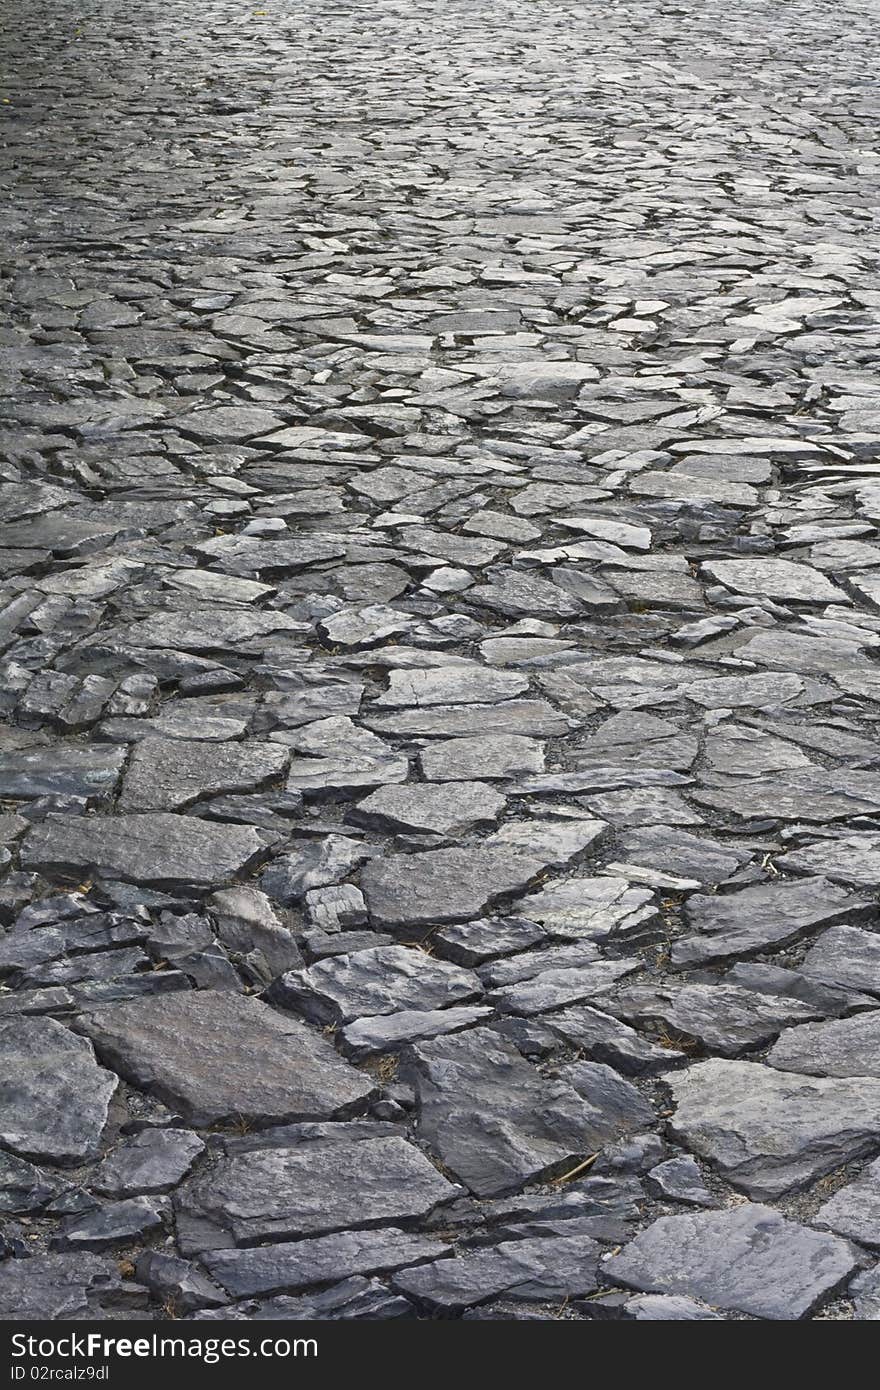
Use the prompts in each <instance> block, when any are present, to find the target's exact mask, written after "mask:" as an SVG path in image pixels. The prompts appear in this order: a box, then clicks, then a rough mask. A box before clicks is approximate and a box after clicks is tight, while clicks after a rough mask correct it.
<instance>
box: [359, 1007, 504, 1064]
mask: <svg viewBox="0 0 880 1390" xmlns="http://www.w3.org/2000/svg"><path fill="white" fill-rule="evenodd" d="M492 1013H493V1010H492V1009H491V1008H488V1007H487V1006H485V1005H480V1004H476V1005H474V1004H471V1005H469V1006H462V1007H453V1008H446V1009H399V1010H398V1011H397V1012H396V1013H392V1014H374V1015H373V1016H372V1017H370V1018H359V1019H357V1020H356V1021H355V1022H354V1023H349V1024H348V1025H347V1027H345V1028H343V1029H342V1031H341V1034H340V1037H341V1040H342V1048H343V1051H344V1052H345V1054H346V1056H348V1057H353V1058H355V1059H359V1058H361V1057H368V1056H370V1054H371V1053H374V1052H398V1051H399V1050H400V1049H401V1048H403V1047H405V1046H406V1045H407V1044H408V1043H414V1042H422V1041H424V1040H425V1039H427V1038H439V1037H442V1036H443V1035H444V1034H446V1033H458V1032H460V1031H461V1030H462V1029H464V1028H472V1027H473V1026H474V1024H476V1023H487V1022H488V1021H489V1020H490V1019H491V1017H492Z"/></svg>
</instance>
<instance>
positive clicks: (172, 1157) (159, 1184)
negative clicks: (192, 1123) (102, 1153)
mask: <svg viewBox="0 0 880 1390" xmlns="http://www.w3.org/2000/svg"><path fill="white" fill-rule="evenodd" d="M204 1149H205V1145H204V1141H203V1140H202V1139H200V1138H199V1136H198V1135H197V1134H195V1133H194V1132H193V1131H192V1130H190V1129H145V1130H142V1131H141V1133H140V1134H135V1135H134V1136H133V1137H132V1138H131V1139H126V1140H124V1141H123V1142H122V1143H121V1144H120V1145H119V1146H118V1148H116V1149H114V1150H113V1152H112V1153H111V1154H108V1156H107V1157H106V1158H105V1159H104V1161H103V1163H102V1164H101V1165H100V1167H99V1168H98V1169H97V1171H96V1172H95V1174H94V1175H93V1176H92V1178H91V1179H90V1182H89V1186H90V1187H91V1189H92V1191H93V1192H99V1193H100V1194H101V1195H102V1196H103V1197H132V1196H135V1195H137V1194H138V1193H145V1194H152V1193H157V1192H168V1191H170V1189H171V1188H172V1187H176V1186H177V1184H178V1183H179V1182H180V1181H181V1179H182V1178H185V1177H186V1175H187V1173H188V1172H189V1170H190V1168H191V1167H192V1165H193V1164H194V1163H195V1161H196V1159H197V1158H198V1157H199V1155H200V1154H201V1153H203V1152H204Z"/></svg>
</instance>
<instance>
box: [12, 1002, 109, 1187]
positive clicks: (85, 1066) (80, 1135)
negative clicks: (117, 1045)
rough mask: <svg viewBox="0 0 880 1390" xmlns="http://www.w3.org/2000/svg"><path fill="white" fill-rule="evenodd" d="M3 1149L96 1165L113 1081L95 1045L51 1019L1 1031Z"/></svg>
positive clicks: (39, 1159)
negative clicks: (87, 1161) (94, 1159)
mask: <svg viewBox="0 0 880 1390" xmlns="http://www.w3.org/2000/svg"><path fill="white" fill-rule="evenodd" d="M0 1060H2V1065H0V1144H2V1145H3V1147H4V1148H6V1149H11V1150H12V1152H13V1153H15V1154H19V1155H21V1156H22V1157H23V1158H30V1159H34V1160H36V1161H37V1162H42V1161H44V1160H47V1161H50V1162H53V1163H60V1164H66V1165H70V1164H78V1163H83V1162H85V1161H86V1160H87V1159H90V1158H94V1157H96V1155H97V1152H98V1146H99V1144H100V1141H101V1136H102V1134H103V1131H104V1126H105V1125H106V1123H107V1116H108V1111H109V1106H110V1102H111V1100H112V1098H113V1096H114V1094H115V1091H116V1088H117V1085H118V1078H117V1077H115V1076H114V1075H113V1073H112V1072H110V1071H105V1070H104V1068H103V1067H100V1066H99V1065H98V1063H97V1061H96V1060H95V1052H94V1049H93V1047H92V1044H91V1043H90V1042H89V1041H88V1039H86V1038H80V1037H77V1035H76V1034H75V1033H71V1032H70V1031H69V1029H67V1028H63V1027H62V1026H61V1024H60V1023H56V1022H55V1021H54V1020H53V1019H50V1018H24V1019H20V1020H13V1021H12V1022H10V1023H3V1024H0Z"/></svg>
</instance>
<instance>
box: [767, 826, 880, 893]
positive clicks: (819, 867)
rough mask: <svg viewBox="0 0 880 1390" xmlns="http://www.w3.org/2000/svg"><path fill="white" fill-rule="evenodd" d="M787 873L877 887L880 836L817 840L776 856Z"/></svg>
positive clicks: (850, 836) (862, 886) (778, 864)
mask: <svg viewBox="0 0 880 1390" xmlns="http://www.w3.org/2000/svg"><path fill="white" fill-rule="evenodd" d="M775 862H776V864H777V866H778V868H780V869H782V870H783V872H784V873H792V874H823V875H824V876H825V877H826V878H830V879H832V880H833V881H834V882H835V883H847V884H851V885H853V886H855V887H857V888H875V887H876V886H877V884H878V882H880V836H878V835H876V834H865V835H846V836H843V837H842V838H841V839H835V840H817V841H814V842H813V843H812V844H809V845H804V846H803V848H802V849H793V850H791V851H790V852H789V853H788V854H781V855H779V856H778V857H777V859H776V861H775Z"/></svg>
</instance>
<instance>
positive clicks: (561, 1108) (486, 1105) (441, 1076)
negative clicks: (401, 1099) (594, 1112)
mask: <svg viewBox="0 0 880 1390" xmlns="http://www.w3.org/2000/svg"><path fill="white" fill-rule="evenodd" d="M411 1055H412V1063H411V1067H410V1069H411V1071H412V1079H413V1084H414V1085H415V1088H416V1094H417V1097H418V1107H419V1109H418V1116H419V1118H418V1135H419V1137H420V1138H421V1139H422V1141H423V1142H424V1143H425V1144H426V1145H427V1147H428V1148H429V1149H430V1150H431V1151H432V1152H433V1153H436V1154H437V1155H438V1157H439V1158H440V1159H441V1160H442V1162H443V1164H444V1166H445V1167H446V1168H447V1169H448V1170H449V1171H450V1172H451V1173H452V1174H453V1175H454V1176H455V1177H456V1178H458V1179H459V1180H460V1181H461V1182H463V1183H464V1184H465V1185H466V1186H467V1187H468V1188H470V1190H471V1192H473V1193H474V1194H475V1195H476V1196H478V1197H494V1196H500V1195H502V1194H504V1193H508V1192H517V1191H519V1190H520V1188H522V1187H523V1186H525V1184H526V1183H528V1182H536V1181H538V1180H539V1179H540V1178H541V1177H542V1176H544V1175H546V1174H549V1173H551V1172H553V1171H554V1170H555V1169H557V1168H558V1167H559V1166H560V1165H565V1164H566V1163H569V1162H570V1163H572V1165H573V1164H574V1162H576V1161H577V1159H578V1158H579V1157H585V1156H586V1154H585V1152H584V1151H583V1150H584V1145H585V1143H586V1135H587V1129H588V1125H589V1121H590V1107H589V1105H588V1104H587V1103H586V1102H585V1101H583V1100H582V1099H581V1098H580V1097H579V1096H578V1095H577V1093H576V1091H574V1089H573V1088H572V1087H571V1086H568V1085H566V1084H565V1083H563V1082H559V1081H548V1080H546V1079H545V1078H544V1077H543V1076H541V1074H540V1073H539V1072H537V1071H536V1070H535V1069H534V1067H531V1066H530V1065H529V1063H528V1062H526V1061H525V1060H524V1059H523V1058H522V1057H521V1056H520V1054H519V1052H517V1050H516V1049H515V1048H514V1047H512V1046H511V1045H510V1043H508V1042H505V1041H504V1040H503V1039H502V1038H500V1037H499V1036H498V1034H497V1033H495V1032H493V1031H492V1030H490V1029H488V1028H474V1029H471V1030H469V1031H468V1032H466V1033H458V1034H454V1035H453V1036H451V1037H445V1038H438V1039H435V1040H434V1041H432V1042H427V1043H420V1044H418V1045H416V1046H415V1047H414V1048H413V1049H412V1054H411Z"/></svg>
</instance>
